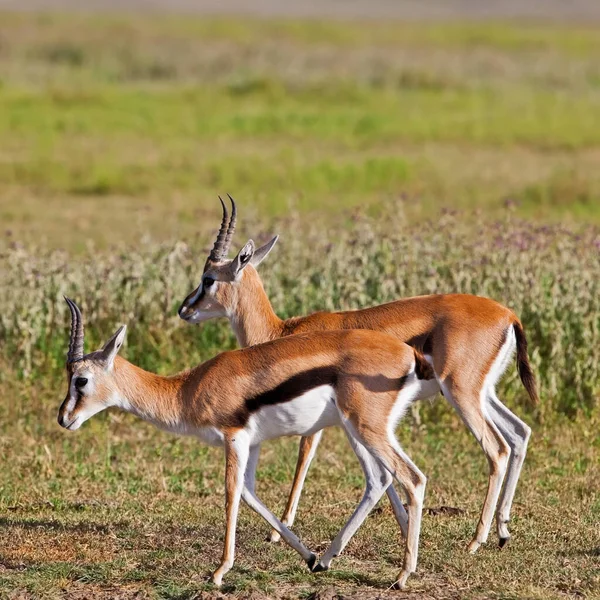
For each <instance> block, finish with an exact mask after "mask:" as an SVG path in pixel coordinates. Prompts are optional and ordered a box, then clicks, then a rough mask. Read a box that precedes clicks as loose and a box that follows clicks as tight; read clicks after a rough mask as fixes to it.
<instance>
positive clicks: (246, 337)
mask: <svg viewBox="0 0 600 600" xmlns="http://www.w3.org/2000/svg"><path fill="white" fill-rule="evenodd" d="M236 291H237V298H236V299H235V301H234V303H233V306H232V307H231V309H230V310H229V311H227V316H228V318H229V321H230V323H231V327H232V328H233V331H234V333H235V336H236V338H237V341H238V344H239V345H240V346H242V347H246V346H254V345H255V344H262V343H263V342H268V341H269V340H273V339H276V338H278V337H280V336H281V332H282V329H283V321H282V320H281V319H280V318H279V317H278V316H277V315H276V314H275V311H274V310H273V307H272V306H271V302H270V301H269V298H268V296H267V294H266V292H265V289H264V287H263V284H262V281H261V279H260V276H259V275H258V273H257V272H256V269H255V268H254V267H253V266H252V265H248V266H247V267H246V269H244V273H243V276H242V280H241V281H240V283H239V285H238V287H237V290H236Z"/></svg>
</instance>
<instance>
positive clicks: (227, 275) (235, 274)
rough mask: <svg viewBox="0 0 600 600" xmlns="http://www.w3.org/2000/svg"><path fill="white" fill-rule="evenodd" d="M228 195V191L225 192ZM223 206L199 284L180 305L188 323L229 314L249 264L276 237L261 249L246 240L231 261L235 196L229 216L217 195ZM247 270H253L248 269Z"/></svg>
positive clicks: (259, 257)
mask: <svg viewBox="0 0 600 600" xmlns="http://www.w3.org/2000/svg"><path fill="white" fill-rule="evenodd" d="M227 195H228V196H229V194H227ZM219 200H220V201H221V206H222V208H223V220H222V221H221V228H220V229H219V233H218V234H217V239H216V240H215V244H214V246H213V249H212V250H211V251H210V254H209V256H208V258H207V259H206V263H205V265H204V271H203V272H202V279H201V280H200V284H199V285H198V287H197V288H196V289H195V290H194V291H193V292H192V293H191V294H189V295H188V296H187V298H186V299H185V300H184V301H183V303H182V304H181V306H180V308H179V316H180V317H181V318H182V319H183V320H184V321H187V322H188V323H201V322H202V321H207V320H208V319H213V318H215V317H228V316H231V310H232V308H233V307H234V306H235V304H236V302H237V292H238V288H239V286H240V284H241V282H242V280H243V278H244V274H245V272H246V271H245V270H246V267H248V265H252V267H258V265H259V264H260V263H261V262H262V261H263V260H264V259H265V258H266V257H267V255H268V254H269V252H271V250H272V248H273V246H274V245H275V243H276V242H277V240H278V238H279V236H275V237H274V238H273V239H272V240H271V241H270V242H267V243H266V244H265V245H264V246H261V247H260V248H255V246H254V242H253V241H252V240H248V242H247V243H246V245H245V246H244V247H243V248H242V249H241V250H240V251H239V252H238V253H237V256H236V257H235V258H234V259H233V260H229V259H227V253H228V252H229V248H230V246H231V238H232V237H233V232H234V231H235V224H236V220H237V210H236V206H235V201H234V199H233V198H232V197H231V196H229V200H230V201H231V218H229V214H228V212H227V208H226V207H225V203H224V202H223V200H222V199H221V198H220V197H219ZM248 271H252V269H249V270H248Z"/></svg>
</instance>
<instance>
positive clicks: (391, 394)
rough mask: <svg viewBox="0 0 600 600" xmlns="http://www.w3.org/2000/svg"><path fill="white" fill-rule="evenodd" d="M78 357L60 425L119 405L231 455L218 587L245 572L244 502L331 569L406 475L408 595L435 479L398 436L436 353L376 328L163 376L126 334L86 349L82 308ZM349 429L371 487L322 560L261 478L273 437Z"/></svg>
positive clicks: (75, 336)
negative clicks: (135, 360)
mask: <svg viewBox="0 0 600 600" xmlns="http://www.w3.org/2000/svg"><path fill="white" fill-rule="evenodd" d="M66 300H67V303H68V305H69V308H70V310H71V338H70V344H69V352H68V355H67V375H68V392H67V396H66V398H65V400H64V402H63V403H62V406H61V407H60V410H59V413H58V422H59V424H60V425H61V426H62V427H65V428H66V429H69V430H71V431H73V430H76V429H79V427H81V425H82V424H83V423H84V422H85V421H86V420H87V419H89V418H90V417H91V416H92V415H94V414H96V413H98V412H100V411H102V410H104V409H105V408H108V407H111V406H116V407H119V408H121V409H123V410H125V411H127V412H130V413H133V414H135V415H137V416H139V417H141V418H142V419H145V420H147V421H150V422H152V423H154V424H155V425H157V426H158V427H160V428H162V429H165V430H168V431H171V432H173V433H180V434H187V435H192V436H195V437H198V438H199V439H201V440H203V441H205V442H206V443H208V444H211V445H217V446H223V447H224V448H225V456H226V468H225V494H226V518H227V525H226V534H225V547H224V551H223V557H222V560H221V564H220V566H219V568H218V569H217V570H216V571H215V572H214V574H213V576H212V581H213V582H214V583H215V584H217V585H220V584H221V581H222V578H223V575H225V573H227V571H229V570H230V569H231V567H232V566H233V559H234V549H235V531H236V523H237V515H238V508H239V504H240V499H243V500H244V501H245V502H246V503H247V504H248V505H249V506H250V508H252V509H253V510H254V511H256V512H257V513H258V514H259V515H261V516H262V517H263V518H264V519H265V520H266V521H267V523H269V525H270V526H271V527H273V528H274V529H275V530H276V531H277V532H278V533H279V534H280V535H281V536H282V537H283V539H284V540H285V541H286V542H287V543H288V544H289V545H290V546H291V547H292V548H294V549H295V550H296V551H297V552H298V553H299V554H300V555H301V556H302V558H303V559H304V560H305V561H306V563H307V564H308V566H309V568H311V570H313V571H323V570H326V569H328V568H329V565H330V564H331V561H332V560H333V558H334V557H336V556H338V555H339V554H340V552H341V551H342V550H343V548H344V547H345V545H346V544H347V543H348V541H349V539H350V538H351V537H352V535H353V534H354V533H355V532H356V530H357V529H358V528H359V527H360V525H361V523H362V522H363V521H364V519H365V518H366V517H367V515H368V514H369V512H370V511H371V509H372V508H373V507H374V506H375V504H376V503H377V502H378V500H379V498H380V497H381V495H382V494H383V493H384V491H385V490H386V489H387V488H388V487H389V485H390V483H391V481H392V478H395V479H396V480H397V481H398V482H399V483H400V485H401V486H402V487H403V488H404V489H405V491H406V494H407V496H408V514H409V520H408V522H406V520H404V521H403V522H402V527H403V530H404V534H405V538H406V546H405V552H404V564H403V568H402V571H401V572H400V574H399V576H398V580H397V582H396V584H397V585H398V586H399V587H403V586H404V584H405V583H406V580H407V578H408V577H409V575H410V573H412V572H414V571H415V569H416V565H417V551H418V543H419V531H420V524H421V513H422V508H423V496H424V492H425V481H426V480H425V477H424V475H423V474H422V473H421V471H419V469H418V468H417V467H416V466H415V465H414V464H413V462H412V461H411V460H410V459H409V458H408V456H407V455H406V454H405V453H404V452H403V451H402V449H401V448H400V446H399V444H398V442H397V441H396V438H395V437H394V429H395V427H396V424H397V423H398V421H399V419H400V417H401V416H402V414H403V412H404V411H405V409H406V407H407V406H409V405H410V403H411V402H412V399H413V398H414V397H415V396H416V395H418V394H420V393H422V389H423V388H424V387H427V385H428V384H429V381H428V380H429V379H430V378H431V377H432V376H433V372H432V370H431V367H430V366H429V364H428V363H427V362H426V361H425V359H424V357H423V356H422V355H421V354H420V353H419V352H418V351H416V350H414V349H413V348H411V347H410V346H407V345H406V344H403V343H401V342H399V341H398V340H396V339H394V338H392V337H390V336H387V335H385V334H384V333H380V332H376V331H329V332H312V333H306V334H303V335H298V336H291V337H286V338H284V339H279V340H275V341H272V342H268V343H265V344H260V345H257V346H253V347H251V348H245V349H243V350H234V351H229V352H223V353H222V354H219V355H218V356H216V357H215V358H213V359H211V360H209V361H207V362H205V363H203V364H201V365H199V366H198V367H196V368H194V369H191V370H189V371H184V372H182V373H178V374H177V375H174V376H172V377H160V376H158V375H154V374H152V373H148V372H147V371H144V370H142V369H140V368H138V367H136V366H134V365H132V364H131V363H129V362H128V361H126V360H125V359H123V358H121V357H119V356H118V352H119V349H120V348H121V346H122V344H123V341H124V339H125V327H124V326H123V327H121V328H120V329H119V330H118V331H117V332H116V333H115V334H114V335H113V337H111V338H110V340H109V341H108V342H107V343H106V344H105V345H104V347H103V348H102V349H101V350H99V351H97V352H92V353H91V354H84V352H83V319H82V316H81V312H80V310H79V308H78V307H77V306H76V305H75V303H74V302H73V301H71V300H69V299H66ZM333 425H338V426H340V427H342V428H343V430H344V432H345V433H346V435H347V437H348V440H349V441H350V445H351V446H352V448H353V450H354V452H355V453H356V455H357V457H358V459H359V461H360V463H361V466H362V469H363V471H364V473H365V477H366V480H367V484H366V489H365V493H364V496H363V498H362V500H361V502H360V504H359V505H358V507H357V509H356V510H355V511H354V513H353V514H352V516H351V517H350V519H349V520H348V522H347V523H346V525H345V526H344V527H343V528H342V529H341V531H340V532H339V534H338V535H337V536H336V537H335V539H334V540H333V542H332V544H331V546H330V547H329V549H328V550H327V551H326V552H325V553H324V554H323V556H322V557H321V559H320V560H319V561H318V562H317V557H316V556H315V555H314V554H313V553H312V552H311V551H310V550H309V549H308V548H307V547H306V546H305V545H304V544H303V543H302V542H301V541H300V540H299V539H298V538H297V537H296V536H295V535H294V534H293V533H292V532H291V531H290V530H289V529H288V528H287V527H286V526H285V525H283V524H282V523H281V522H280V521H279V520H278V519H277V518H276V517H275V516H274V515H273V514H272V513H271V512H270V511H269V510H268V509H267V508H266V507H265V506H264V505H263V504H262V503H261V501H260V500H259V499H258V498H257V496H256V494H255V491H254V489H255V485H254V477H255V471H256V465H257V462H258V457H259V452H260V445H261V443H262V442H263V441H265V440H268V439H273V438H278V437H281V436H287V435H304V436H307V435H312V434H313V433H315V432H316V431H320V430H321V429H323V428H324V427H330V426H333Z"/></svg>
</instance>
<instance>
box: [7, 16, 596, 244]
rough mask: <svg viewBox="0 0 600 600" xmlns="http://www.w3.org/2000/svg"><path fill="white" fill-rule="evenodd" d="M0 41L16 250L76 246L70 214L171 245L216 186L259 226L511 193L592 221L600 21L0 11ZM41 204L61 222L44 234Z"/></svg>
mask: <svg viewBox="0 0 600 600" xmlns="http://www.w3.org/2000/svg"><path fill="white" fill-rule="evenodd" d="M0 32H1V33H2V39H3V46H2V52H1V53H0V82H1V85H0V142H1V145H2V152H1V153H0V182H1V183H0V193H2V195H3V197H4V198H6V199H7V200H6V201H5V202H3V206H2V208H1V209H0V211H1V212H0V217H1V218H2V220H3V222H4V223H6V226H7V228H10V230H11V232H12V233H13V234H14V235H16V236H18V237H19V238H24V239H27V240H29V239H35V240H37V239H39V237H40V235H44V236H46V237H47V238H48V243H49V244H50V245H53V246H57V245H60V246H64V245H66V246H67V247H71V244H76V242H75V241H74V240H75V237H76V236H75V235H74V233H73V232H74V230H77V228H78V224H77V223H75V222H74V221H73V218H74V216H71V211H70V210H69V204H71V203H78V204H83V207H82V211H83V213H84V214H85V215H89V217H90V219H91V220H92V221H94V222H99V223H103V225H102V226H99V227H97V228H96V229H94V228H91V229H90V230H89V231H87V235H88V237H90V238H91V239H92V240H94V241H96V242H98V243H100V244H101V245H106V244H108V243H111V242H112V241H114V240H109V239H107V236H106V231H111V232H112V233H113V234H114V235H116V236H119V239H123V238H125V237H127V239H131V236H132V234H133V236H134V237H136V238H139V236H140V232H142V231H144V232H145V231H150V232H151V233H152V234H153V235H154V236H155V237H161V238H162V239H169V238H170V237H172V236H173V235H179V234H180V232H184V233H189V232H190V231H193V226H192V225H190V219H189V218H188V217H189V215H190V207H191V206H192V205H193V206H199V207H202V208H205V207H207V206H208V205H209V203H210V205H212V201H213V198H214V195H215V191H230V192H231V193H233V194H234V195H235V194H237V195H238V196H240V197H242V198H243V199H245V200H247V201H249V202H252V203H253V205H255V206H256V207H257V208H258V210H259V211H260V212H261V213H262V214H264V215H270V214H282V213H284V212H286V211H287V210H288V209H289V207H290V206H291V207H293V208H297V209H299V210H301V211H303V212H307V213H311V212H314V211H316V210H317V209H319V210H323V209H324V210H325V212H327V207H337V208H339V207H341V206H346V207H352V206H356V205H368V206H372V207H376V206H377V205H378V204H380V203H381V202H382V201H387V200H388V199H389V198H393V197H399V196H408V197H411V198H413V197H416V198H418V201H416V202H415V201H411V202H407V211H408V212H409V215H410V216H411V217H413V218H415V219H417V220H422V219H423V218H426V217H429V216H431V215H432V214H439V211H440V208H452V209H454V208H458V209H463V210H467V211H472V210H473V209H474V208H475V207H477V208H485V210H486V211H487V212H488V213H489V214H494V215H498V214H501V213H502V212H503V211H504V207H505V204H506V201H507V199H509V200H510V202H511V203H514V205H515V206H516V210H517V211H518V212H519V213H520V214H521V215H523V216H536V217H537V216H539V215H540V214H543V216H544V218H545V219H550V220H552V219H554V220H557V219H561V220H562V219H568V220H570V221H589V220H592V221H594V222H598V219H600V212H599V210H598V206H600V202H599V201H598V189H599V178H598V175H597V169H596V168H595V164H596V162H597V152H598V147H599V146H600V134H599V133H598V128H597V127H596V123H597V122H599V121H600V88H599V85H598V82H599V81H600V70H599V69H598V64H600V63H599V62H598V60H599V58H600V43H599V41H598V40H599V36H598V32H597V31H596V30H595V29H593V28H586V27H575V26H571V27H567V26H564V27H561V26H556V25H554V26H542V25H535V24H531V25H519V24H510V23H489V24H469V25H465V24H444V25H441V24H411V25H410V26H409V25H406V24H394V23H388V24H381V23H371V24H368V25H367V24H362V25H360V26H359V25H357V24H353V23H328V22H321V23H320V22H315V21H306V22H302V21H299V22H291V21H290V22H286V21H259V20H245V21H242V20H236V19H200V18H189V19H180V18H171V17H170V18H165V19H162V18H161V19H153V18H149V17H145V18H136V19H135V20H134V19H132V18H131V17H128V16H120V17H109V16H104V17H97V16H93V15H72V16H60V15H59V16H56V15H52V16H51V15H28V16H26V15H13V14H4V15H3V18H2V19H1V24H0ZM565 173H566V175H565ZM570 178H573V179H574V180H575V181H576V184H575V185H571V184H570V182H569V181H568V180H569V179H570ZM565 180H567V181H565ZM324 199H326V201H324ZM115 204H118V205H119V206H121V207H123V209H124V210H126V211H130V212H134V213H136V219H135V221H136V226H135V227H134V231H133V232H132V231H131V228H127V229H125V228H123V227H122V226H121V225H119V223H118V222H117V220H116V219H113V218H111V215H110V214H109V215H107V214H105V213H106V212H107V211H106V208H105V207H106V206H107V205H108V206H111V205H115ZM47 207H52V210H51V211H48V212H51V213H53V214H60V213H61V211H62V212H63V213H64V214H62V215H60V216H59V217H52V216H49V218H48V221H47V222H46V223H45V228H44V231H40V230H38V229H37V228H36V223H34V224H33V225H32V224H31V221H32V219H31V215H32V213H33V214H35V213H37V212H40V211H44V210H45V209H46V208H47ZM147 208H148V209H149V210H147ZM150 209H151V210H150ZM329 212H331V210H330V211H329ZM140 213H141V214H140ZM65 215H66V216H65ZM104 222H106V225H104Z"/></svg>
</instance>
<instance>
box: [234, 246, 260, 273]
mask: <svg viewBox="0 0 600 600" xmlns="http://www.w3.org/2000/svg"><path fill="white" fill-rule="evenodd" d="M252 256H254V242H253V241H252V240H248V241H247V242H246V245H245V246H244V247H243V248H242V249H241V250H240V251H239V252H238V254H237V256H236V257H235V258H234V259H233V260H232V261H231V272H232V273H233V275H234V277H235V276H236V275H237V274H238V273H239V272H240V271H241V270H242V269H243V268H244V267H245V266H246V265H247V264H248V263H249V262H250V261H251V260H252Z"/></svg>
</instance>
